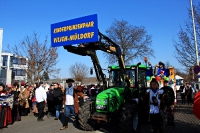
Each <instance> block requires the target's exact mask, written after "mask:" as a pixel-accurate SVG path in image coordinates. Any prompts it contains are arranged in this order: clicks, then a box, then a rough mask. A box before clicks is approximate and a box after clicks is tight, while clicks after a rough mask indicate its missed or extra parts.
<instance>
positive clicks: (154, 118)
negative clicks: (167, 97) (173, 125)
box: [146, 78, 164, 133]
mask: <svg viewBox="0 0 200 133" xmlns="http://www.w3.org/2000/svg"><path fill="white" fill-rule="evenodd" d="M146 92H147V94H149V101H150V108H149V114H150V122H151V124H152V129H153V132H154V133H163V124H162V118H161V116H160V109H159V108H160V99H159V95H160V94H163V92H164V91H163V90H161V89H159V84H158V82H157V81H156V79H155V78H153V79H152V80H151V82H150V89H147V91H146Z"/></svg>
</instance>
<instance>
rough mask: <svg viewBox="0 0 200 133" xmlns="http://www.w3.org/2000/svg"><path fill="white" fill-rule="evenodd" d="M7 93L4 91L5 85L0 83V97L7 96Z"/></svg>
mask: <svg viewBox="0 0 200 133" xmlns="http://www.w3.org/2000/svg"><path fill="white" fill-rule="evenodd" d="M7 94H8V92H7V91H6V90H5V85H4V84H3V83H0V96H3V95H7Z"/></svg>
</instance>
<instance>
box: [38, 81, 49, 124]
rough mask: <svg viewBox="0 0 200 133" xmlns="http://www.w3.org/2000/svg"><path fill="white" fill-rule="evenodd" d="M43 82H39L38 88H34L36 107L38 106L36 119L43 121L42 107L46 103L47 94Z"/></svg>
mask: <svg viewBox="0 0 200 133" xmlns="http://www.w3.org/2000/svg"><path fill="white" fill-rule="evenodd" d="M43 86H44V84H43V82H40V83H39V88H37V89H36V90H35V96H36V101H37V108H38V112H39V113H38V118H37V121H44V119H43V114H44V112H43V111H44V107H45V104H46V103H47V95H46V92H45V90H44V87H43Z"/></svg>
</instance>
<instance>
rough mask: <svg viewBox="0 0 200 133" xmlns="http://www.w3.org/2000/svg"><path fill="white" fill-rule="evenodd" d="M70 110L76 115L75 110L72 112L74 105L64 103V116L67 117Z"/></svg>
mask: <svg viewBox="0 0 200 133" xmlns="http://www.w3.org/2000/svg"><path fill="white" fill-rule="evenodd" d="M70 112H71V113H72V114H73V115H74V116H76V114H75V112H74V105H65V117H69V115H70Z"/></svg>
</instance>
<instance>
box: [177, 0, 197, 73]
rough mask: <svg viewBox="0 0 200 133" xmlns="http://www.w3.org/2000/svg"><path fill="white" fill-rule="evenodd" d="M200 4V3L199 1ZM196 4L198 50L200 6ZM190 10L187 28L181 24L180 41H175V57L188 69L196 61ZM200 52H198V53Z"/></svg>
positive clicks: (186, 23) (186, 22)
mask: <svg viewBox="0 0 200 133" xmlns="http://www.w3.org/2000/svg"><path fill="white" fill-rule="evenodd" d="M199 6H200V3H199ZM199 6H194V16H195V17H194V18H195V26H196V35H197V42H199V43H198V51H199V50H200V7H199ZM188 12H189V19H188V20H186V21H185V29H184V28H182V27H181V26H180V31H179V33H178V41H175V40H173V42H174V48H175V52H174V57H175V58H176V59H177V60H178V62H179V63H180V64H181V65H182V66H184V67H186V69H187V70H189V68H190V67H191V66H194V65H195V64H197V63H196V52H195V43H194V31H193V25H192V16H191V10H188ZM199 54H200V53H199V52H198V55H199Z"/></svg>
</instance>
